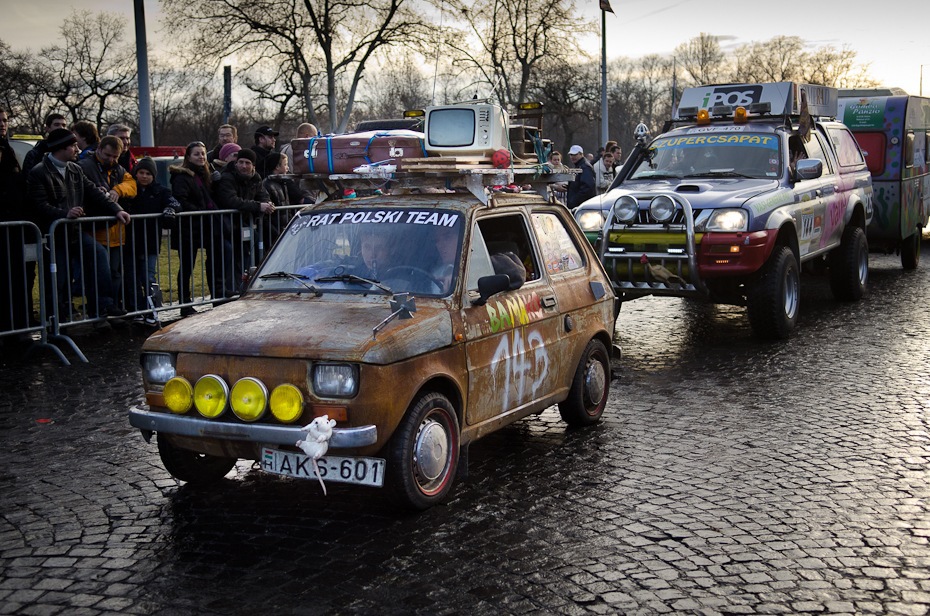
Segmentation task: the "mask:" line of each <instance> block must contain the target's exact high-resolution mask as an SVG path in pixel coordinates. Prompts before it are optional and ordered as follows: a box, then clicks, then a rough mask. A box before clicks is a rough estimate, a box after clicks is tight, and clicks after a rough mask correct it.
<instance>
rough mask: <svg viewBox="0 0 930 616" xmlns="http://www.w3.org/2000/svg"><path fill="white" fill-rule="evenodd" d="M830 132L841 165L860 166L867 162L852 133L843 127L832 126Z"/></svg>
mask: <svg viewBox="0 0 930 616" xmlns="http://www.w3.org/2000/svg"><path fill="white" fill-rule="evenodd" d="M829 133H830V140H831V141H832V142H833V147H834V148H835V149H836V158H837V161H838V162H839V164H840V167H858V166H860V165H862V163H863V162H865V161H864V160H863V159H862V153H861V152H860V151H859V144H857V143H856V140H855V139H854V138H853V136H852V133H850V132H849V131H848V130H844V129H841V128H831V129H829Z"/></svg>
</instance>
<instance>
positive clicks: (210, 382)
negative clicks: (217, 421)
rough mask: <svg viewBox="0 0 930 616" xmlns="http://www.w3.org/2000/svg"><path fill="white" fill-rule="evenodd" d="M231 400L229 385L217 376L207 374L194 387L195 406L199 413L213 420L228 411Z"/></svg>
mask: <svg viewBox="0 0 930 616" xmlns="http://www.w3.org/2000/svg"><path fill="white" fill-rule="evenodd" d="M228 400H229V385H227V384H226V381H224V380H223V379H221V378H220V377H218V376H216V375H215V374H207V375H204V376H202V377H200V378H199V379H197V384H196V385H194V406H196V407H197V412H198V413H200V414H201V415H203V416H204V417H207V418H208V419H213V418H215V417H219V416H220V415H222V414H223V411H225V410H226V402H227V401H228Z"/></svg>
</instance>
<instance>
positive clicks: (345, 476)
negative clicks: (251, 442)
mask: <svg viewBox="0 0 930 616" xmlns="http://www.w3.org/2000/svg"><path fill="white" fill-rule="evenodd" d="M317 466H319V468H320V477H322V478H323V481H335V482H338V483H354V484H358V485H363V486H373V487H376V488H380V487H382V486H383V485H384V460H383V459H382V458H360V457H341V456H325V457H323V458H320V459H319V460H317ZM262 470H263V471H265V472H266V473H274V474H275V475H286V476H287V477H297V478H298V479H316V477H317V475H316V473H315V472H314V470H313V460H311V459H310V457H309V456H305V455H304V454H302V453H294V452H292V451H281V450H280V449H274V448H272V447H262Z"/></svg>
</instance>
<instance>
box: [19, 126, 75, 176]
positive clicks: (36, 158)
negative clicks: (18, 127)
mask: <svg viewBox="0 0 930 616" xmlns="http://www.w3.org/2000/svg"><path fill="white" fill-rule="evenodd" d="M56 128H68V119H67V118H66V117H65V116H63V115H61V114H60V113H50V114H48V115H47V116H45V136H46V137H47V136H48V134H49V133H50V132H51V131H53V130H55V129H56ZM46 152H48V145H46V140H45V139H42V140H41V141H39V142H38V143H37V144H36V147H34V148H32V149H31V150H29V151H28V152H26V156H25V158H23V171H24V172H25V173H28V172H29V170H30V169H32V168H33V167H35V166H36V165H38V164H39V163H40V162H42V157H43V156H45V154H46Z"/></svg>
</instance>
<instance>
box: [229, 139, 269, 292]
mask: <svg viewBox="0 0 930 616" xmlns="http://www.w3.org/2000/svg"><path fill="white" fill-rule="evenodd" d="M279 154H280V152H275V153H274V154H272V156H275V155H279ZM213 194H214V198H215V199H216V204H217V205H218V206H219V207H220V208H221V209H224V210H238V211H239V212H241V213H242V218H241V220H242V226H243V227H245V226H246V225H247V224H248V222H249V220H250V217H252V216H261V215H262V214H267V215H270V214H272V213H273V212H274V210H275V207H274V204H273V203H272V202H271V198H270V197H269V196H268V193H267V192H266V191H265V189H264V188H263V187H262V178H261V176H260V175H259V174H258V172H257V171H256V157H255V152H253V151H252V150H239V152H238V153H237V154H236V161H235V162H234V163H233V162H230V163H229V164H227V165H226V166H225V167H224V168H223V171H222V172H221V173H220V179H219V180H217V181H216V182H215V183H214V185H213ZM264 222H267V220H266V221H264ZM234 239H235V238H234ZM247 248H248V246H246V245H243V243H242V242H240V241H234V242H233V264H234V269H235V271H236V272H237V274H240V275H241V273H242V271H243V269H244V263H245V257H244V254H243V253H244V251H245V250H246V249H247ZM237 289H238V287H237Z"/></svg>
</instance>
